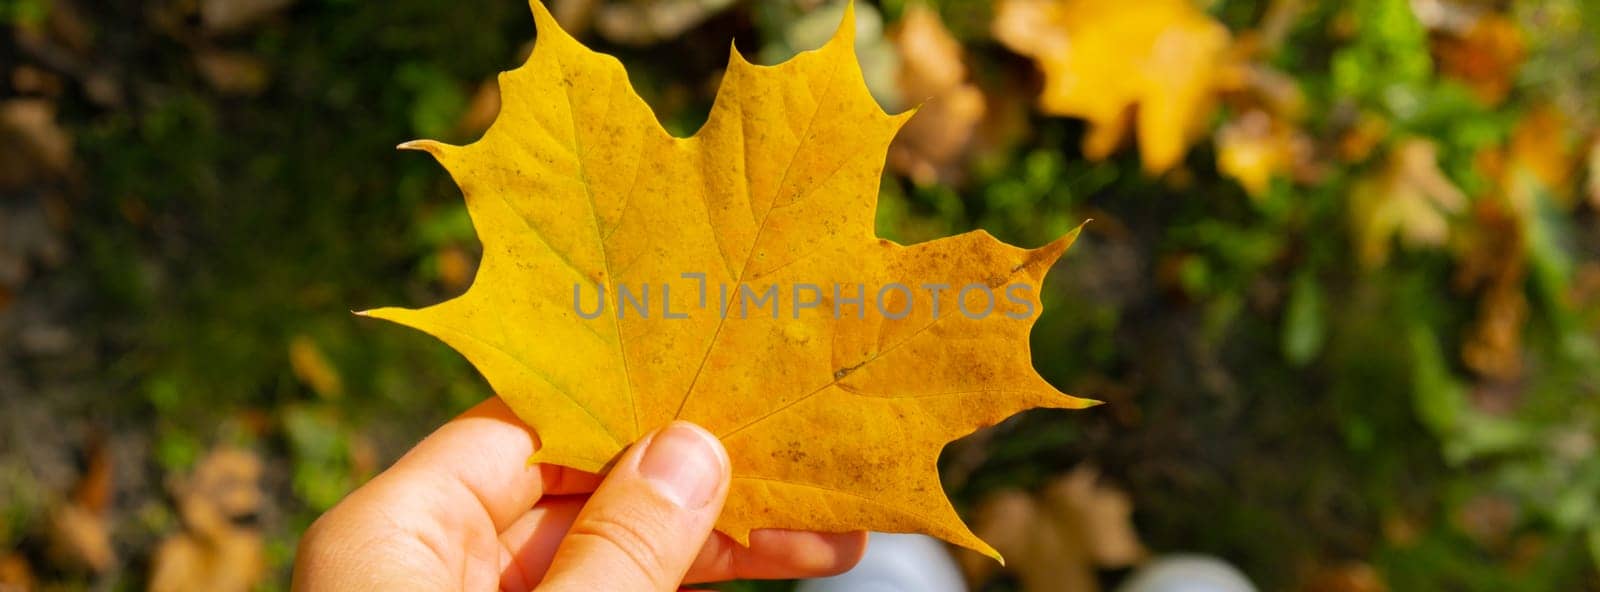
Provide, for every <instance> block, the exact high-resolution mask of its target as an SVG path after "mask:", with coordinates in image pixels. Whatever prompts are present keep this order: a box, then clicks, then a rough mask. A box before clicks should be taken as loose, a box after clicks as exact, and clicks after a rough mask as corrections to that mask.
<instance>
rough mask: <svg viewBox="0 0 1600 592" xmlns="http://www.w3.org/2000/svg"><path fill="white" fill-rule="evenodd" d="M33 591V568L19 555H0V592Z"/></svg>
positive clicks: (26, 559)
mask: <svg viewBox="0 0 1600 592" xmlns="http://www.w3.org/2000/svg"><path fill="white" fill-rule="evenodd" d="M33 589H34V580H33V566H32V565H29V564H28V558H26V557H23V556H22V555H21V554H20V553H7V554H5V555H0V592H12V591H15V592H27V591H28V590H33Z"/></svg>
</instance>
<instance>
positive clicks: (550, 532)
mask: <svg viewBox="0 0 1600 592" xmlns="http://www.w3.org/2000/svg"><path fill="white" fill-rule="evenodd" d="M582 507H583V499H582V498H580V497H577V496H558V497H547V498H545V499H544V500H542V501H540V502H539V503H538V505H536V506H534V508H533V510H530V511H529V512H528V513H527V514H524V515H523V516H522V517H521V518H518V519H517V521H516V522H515V523H513V524H512V525H511V527H510V528H507V529H506V531H505V532H503V533H501V534H500V542H501V544H502V545H503V546H504V547H505V549H506V555H507V557H506V560H505V561H503V562H502V563H504V564H505V565H506V566H508V568H507V569H506V571H505V573H504V574H502V576H503V577H502V579H501V584H502V585H501V588H502V589H505V590H528V589H530V588H532V587H534V586H536V585H538V584H539V582H540V581H541V580H543V579H544V575H545V572H546V571H548V570H549V569H550V560H551V557H552V556H553V555H554V554H555V550H556V547H557V545H559V544H560V542H561V539H562V537H564V536H566V534H567V531H568V530H569V529H571V528H572V523H573V521H575V520H576V519H577V518H578V512H579V510H581V509H582ZM866 547H867V533H865V532H850V533H819V532H805V531H798V530H779V529H760V530H756V531H753V532H751V533H750V546H748V547H746V546H744V545H740V544H739V543H736V542H734V540H733V539H732V538H729V537H728V535H725V534H722V533H720V532H713V533H712V534H711V536H710V537H709V538H707V539H706V542H705V545H703V546H701V548H700V553H699V555H697V556H696V557H695V560H694V563H693V564H692V565H691V566H690V567H689V572H688V573H687V574H685V576H684V579H683V581H685V582H690V583H696V582H720V581H725V580H760V579H791V578H820V577H826V576H831V575H837V574H840V573H843V572H844V571H845V570H848V569H850V568H851V567H853V566H855V564H856V562H857V561H859V560H860V559H861V554H862V553H864V552H865V551H866Z"/></svg>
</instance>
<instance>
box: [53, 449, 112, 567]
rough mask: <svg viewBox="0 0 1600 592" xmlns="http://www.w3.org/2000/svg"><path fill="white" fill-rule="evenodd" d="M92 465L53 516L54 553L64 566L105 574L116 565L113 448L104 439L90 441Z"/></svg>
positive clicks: (88, 452) (89, 458)
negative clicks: (113, 512)
mask: <svg viewBox="0 0 1600 592" xmlns="http://www.w3.org/2000/svg"><path fill="white" fill-rule="evenodd" d="M86 457H87V459H88V463H87V465H86V466H85V468H84V472H83V476H82V477H80V478H79V479H78V483H77V484H76V485H75V486H73V489H72V495H70V496H68V497H67V499H66V500H65V503H63V504H62V505H60V506H58V507H56V508H55V510H53V511H52V512H51V514H50V530H49V534H50V551H51V556H52V557H53V558H54V559H55V561H56V562H57V563H59V564H61V565H63V566H67V567H72V568H85V569H88V570H90V571H93V572H97V573H100V572H105V571H107V570H109V569H111V567H112V566H113V565H114V564H115V563H116V561H117V554H116V549H115V548H114V547H113V546H112V544H111V524H110V516H109V515H108V514H109V511H110V505H111V496H112V493H113V484H112V471H111V469H112V466H111V449H110V448H109V447H107V445H106V441H105V439H104V436H101V435H95V436H93V437H92V438H91V439H90V442H89V445H88V449H87V451H86Z"/></svg>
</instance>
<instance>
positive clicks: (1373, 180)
mask: <svg viewBox="0 0 1600 592" xmlns="http://www.w3.org/2000/svg"><path fill="white" fill-rule="evenodd" d="M1466 203H1467V197H1466V195H1464V194H1463V193H1462V192H1461V189H1459V188H1457V187H1456V186H1455V184H1454V183H1452V182H1451V181H1450V179H1449V178H1447V177H1445V175H1444V172H1442V171H1440V170H1439V158H1438V147H1437V146H1435V145H1434V144H1433V142H1431V141H1428V140H1424V139H1421V138H1407V139H1403V140H1400V141H1399V142H1397V143H1396V144H1395V145H1394V146H1393V147H1391V148H1390V149H1389V155H1388V160H1387V161H1385V162H1384V163H1383V164H1382V166H1380V167H1378V168H1377V169H1376V170H1375V171H1373V172H1371V173H1369V174H1368V175H1367V176H1365V177H1363V178H1361V179H1360V180H1357V181H1356V183H1355V185H1353V186H1352V187H1351V189H1350V223H1351V225H1352V226H1353V230H1354V232H1355V235H1356V236H1355V247H1356V254H1357V256H1358V257H1359V258H1360V261H1361V263H1362V264H1363V265H1365V266H1367V267H1369V268H1371V267H1377V266H1379V265H1382V264H1383V263H1384V262H1385V261H1388V259H1389V249H1390V245H1391V244H1392V242H1393V240H1394V239H1395V238H1396V237H1399V239H1400V241H1401V243H1402V244H1404V245H1406V246H1408V247H1428V246H1433V247H1437V246H1442V245H1444V244H1445V242H1446V240H1447V239H1449V237H1450V221H1449V215H1450V214H1452V213H1455V212H1460V211H1461V210H1462V208H1464V207H1465V206H1466Z"/></svg>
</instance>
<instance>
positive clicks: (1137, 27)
mask: <svg viewBox="0 0 1600 592" xmlns="http://www.w3.org/2000/svg"><path fill="white" fill-rule="evenodd" d="M993 30H994V36H995V38H996V39H998V40H999V41H1000V42H1001V43H1002V44H1004V45H1006V46H1007V47H1009V48H1011V49H1012V50H1013V51H1016V52H1017V53H1020V54H1023V55H1026V56H1029V57H1032V58H1033V59H1034V60H1035V61H1036V62H1037V63H1038V65H1039V69H1040V70H1041V71H1043V72H1044V78H1045V82H1044V94H1043V95H1042V96H1041V97H1040V98H1039V106H1040V108H1041V109H1043V110H1044V111H1045V112H1047V113H1051V114H1055V115H1066V116H1071V117H1081V118H1083V119H1085V120H1088V122H1089V133H1088V134H1087V135H1086V136H1084V139H1083V152H1084V154H1085V155H1087V156H1088V157H1089V158H1092V159H1095V160H1099V159H1102V158H1105V157H1106V156H1108V155H1110V154H1111V152H1112V151H1114V150H1116V148H1117V147H1118V146H1119V145H1121V143H1122V142H1123V137H1124V136H1125V135H1127V128H1128V126H1129V124H1130V123H1134V120H1137V124H1138V128H1137V130H1136V134H1137V136H1138V140H1139V153H1140V156H1141V158H1142V159H1143V162H1144V169H1145V170H1146V171H1148V172H1150V173H1161V172H1164V171H1166V170H1167V169H1170V168H1172V166H1173V165H1175V164H1177V163H1178V161H1179V160H1181V159H1182V158H1183V153H1184V151H1185V150H1186V149H1187V147H1188V145H1189V142H1190V140H1191V139H1193V137H1194V135H1195V134H1196V132H1197V131H1199V130H1200V129H1201V128H1203V127H1204V125H1205V123H1206V119H1207V118H1208V117H1209V116H1210V114H1211V113H1212V111H1213V108H1214V105H1215V102H1216V101H1215V95H1216V93H1217V91H1218V90H1219V89H1220V88H1222V87H1224V86H1226V85H1227V84H1229V80H1228V78H1229V77H1228V76H1225V75H1224V74H1226V71H1227V69H1228V65H1227V63H1226V60H1225V57H1226V56H1225V54H1226V51H1227V48H1228V42H1229V34H1228V30H1227V29H1226V28H1225V27H1223V26H1222V24H1221V23H1218V22H1216V21H1215V20H1213V19H1211V17H1209V16H1207V15H1206V13H1204V12H1202V11H1200V10H1199V9H1198V8H1196V7H1195V6H1194V4H1193V3H1191V2H1190V0H1147V1H1145V2H1127V1H1123V0H1004V1H1002V2H1001V3H1000V5H999V7H998V8H997V9H996V13H995V21H994V25H993ZM1135 107H1137V109H1135Z"/></svg>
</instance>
